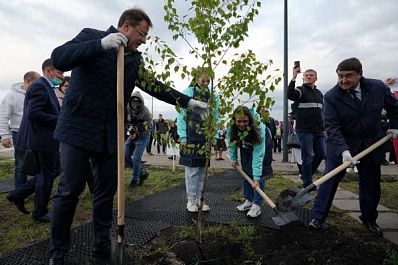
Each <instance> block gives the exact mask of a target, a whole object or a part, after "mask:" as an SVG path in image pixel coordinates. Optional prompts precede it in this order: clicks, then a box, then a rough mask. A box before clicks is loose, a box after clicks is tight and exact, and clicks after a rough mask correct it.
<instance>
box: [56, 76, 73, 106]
mask: <svg viewBox="0 0 398 265" xmlns="http://www.w3.org/2000/svg"><path fill="white" fill-rule="evenodd" d="M69 81H70V77H69V76H65V78H64V79H63V80H62V83H61V84H60V85H59V87H58V88H57V89H56V90H55V95H57V98H58V102H59V105H60V106H62V101H63V100H64V97H65V93H66V91H67V90H68V87H69Z"/></svg>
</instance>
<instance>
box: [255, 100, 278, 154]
mask: <svg viewBox="0 0 398 265" xmlns="http://www.w3.org/2000/svg"><path fill="white" fill-rule="evenodd" d="M256 111H257V113H258V114H259V115H260V117H261V121H262V122H263V123H264V124H265V126H267V128H268V129H269V130H270V132H271V137H272V138H271V139H272V148H277V147H275V146H277V144H276V145H274V139H275V135H276V123H275V119H274V118H273V117H272V116H271V114H270V113H269V110H267V109H266V108H265V107H264V106H260V105H259V106H257V109H256ZM281 149H282V146H281ZM275 150H276V149H274V152H276V151H275ZM272 161H275V160H274V159H273V158H272Z"/></svg>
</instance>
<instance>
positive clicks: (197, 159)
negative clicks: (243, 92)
mask: <svg viewBox="0 0 398 265" xmlns="http://www.w3.org/2000/svg"><path fill="white" fill-rule="evenodd" d="M195 89H199V88H198V87H188V88H186V89H185V90H184V91H183V93H184V94H185V95H187V96H188V97H191V98H194V97H195V99H197V100H201V101H204V102H208V101H209V99H210V98H209V97H210V93H209V91H207V92H206V93H205V95H198V93H197V92H196V94H195V95H194V91H195ZM213 99H214V103H215V105H214V109H213V112H212V119H213V120H215V121H216V124H217V125H218V124H219V117H220V113H219V107H220V100H219V97H218V95H217V94H214V96H213ZM204 126H205V124H204V119H203V116H201V115H200V114H199V113H198V112H197V111H193V110H191V109H189V108H188V109H181V110H180V112H179V113H178V116H177V134H178V136H179V139H180V142H181V143H186V144H188V145H189V146H195V147H192V148H193V152H192V151H184V150H182V149H181V152H180V164H182V165H184V166H189V167H202V166H204V165H205V164H206V156H205V155H204V154H203V153H201V152H200V150H201V149H202V148H203V146H204V145H205V143H206V137H205V130H204V129H205V127H204ZM217 127H218V126H217ZM215 129H216V130H217V128H215ZM217 138H218V136H217V134H215V135H214V137H213V139H214V140H217Z"/></svg>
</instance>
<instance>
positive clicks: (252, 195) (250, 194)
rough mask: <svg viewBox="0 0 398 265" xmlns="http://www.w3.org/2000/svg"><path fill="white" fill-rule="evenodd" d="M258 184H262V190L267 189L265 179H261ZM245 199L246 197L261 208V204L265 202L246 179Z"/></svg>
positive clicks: (244, 186)
mask: <svg viewBox="0 0 398 265" xmlns="http://www.w3.org/2000/svg"><path fill="white" fill-rule="evenodd" d="M252 179H253V178H252ZM258 184H260V188H261V190H264V187H265V180H264V178H261V179H260V180H259V181H258ZM243 197H245V199H246V200H248V201H251V202H253V203H255V204H257V205H260V206H261V203H262V202H263V197H261V195H260V194H259V193H258V192H257V191H256V190H254V189H253V188H252V186H251V185H250V183H249V182H248V181H247V180H246V179H244V180H243Z"/></svg>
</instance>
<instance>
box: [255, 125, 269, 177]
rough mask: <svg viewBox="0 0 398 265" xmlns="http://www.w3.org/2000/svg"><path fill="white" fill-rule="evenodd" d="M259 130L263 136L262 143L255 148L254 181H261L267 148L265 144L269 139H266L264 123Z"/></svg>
mask: <svg viewBox="0 0 398 265" xmlns="http://www.w3.org/2000/svg"><path fill="white" fill-rule="evenodd" d="M258 130H259V133H260V136H261V142H260V143H258V144H255V145H254V146H253V161H252V170H253V179H254V180H260V178H261V176H262V174H263V161H264V156H265V146H266V145H265V142H266V139H267V138H266V133H267V131H266V130H265V125H264V124H263V123H260V125H259V127H258Z"/></svg>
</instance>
